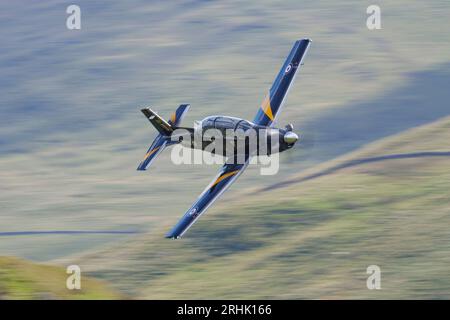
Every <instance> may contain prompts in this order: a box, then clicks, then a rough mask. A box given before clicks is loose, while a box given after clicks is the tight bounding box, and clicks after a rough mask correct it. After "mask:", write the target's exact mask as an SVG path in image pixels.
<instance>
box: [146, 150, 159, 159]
mask: <svg viewBox="0 0 450 320" xmlns="http://www.w3.org/2000/svg"><path fill="white" fill-rule="evenodd" d="M158 149H159V147H156V148H155V149H153V150H150V151H149V152H147V153H146V154H145V158H144V160H143V161H145V160H147V158H148V157H150V156H151V155H152V154H154V153H155V151H156V150H158Z"/></svg>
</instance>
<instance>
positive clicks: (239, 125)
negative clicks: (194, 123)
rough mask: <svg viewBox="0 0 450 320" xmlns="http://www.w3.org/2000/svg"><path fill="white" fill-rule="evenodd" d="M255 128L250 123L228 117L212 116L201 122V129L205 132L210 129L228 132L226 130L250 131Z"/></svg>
mask: <svg viewBox="0 0 450 320" xmlns="http://www.w3.org/2000/svg"><path fill="white" fill-rule="evenodd" d="M254 126H255V124H253V123H252V122H250V121H247V120H244V119H240V118H235V117H226V116H210V117H206V118H205V119H203V120H202V122H201V128H202V129H203V130H208V129H219V130H226V129H232V130H237V129H241V130H244V131H245V130H248V129H251V128H253V127H254Z"/></svg>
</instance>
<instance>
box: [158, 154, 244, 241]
mask: <svg viewBox="0 0 450 320" xmlns="http://www.w3.org/2000/svg"><path fill="white" fill-rule="evenodd" d="M249 161H250V160H249V157H247V160H246V162H245V163H244V164H225V165H224V166H223V167H222V169H221V170H220V172H219V174H218V175H217V176H216V177H215V178H214V180H213V181H212V182H211V183H210V184H209V186H208V187H206V189H205V191H203V193H202V194H201V195H200V196H199V197H198V199H197V201H195V203H194V204H193V205H192V206H191V208H190V209H189V210H188V211H187V212H186V213H185V214H184V216H183V217H182V218H181V219H180V221H179V222H178V223H177V224H176V225H175V227H173V229H172V230H171V231H170V232H169V233H167V234H166V238H173V239H178V238H180V237H181V236H183V234H184V233H185V232H186V231H187V230H188V229H189V228H190V227H191V226H192V225H193V224H194V222H195V221H196V220H197V219H198V218H200V216H201V215H202V214H203V213H205V211H206V210H207V209H208V208H209V206H210V205H212V204H213V203H214V201H216V199H217V198H219V197H220V195H221V194H222V193H224V192H225V190H227V189H228V187H229V186H231V184H232V183H233V182H234V181H235V180H236V179H237V178H238V177H239V176H240V175H241V174H242V172H243V171H244V170H245V168H246V167H247V165H248V163H249Z"/></svg>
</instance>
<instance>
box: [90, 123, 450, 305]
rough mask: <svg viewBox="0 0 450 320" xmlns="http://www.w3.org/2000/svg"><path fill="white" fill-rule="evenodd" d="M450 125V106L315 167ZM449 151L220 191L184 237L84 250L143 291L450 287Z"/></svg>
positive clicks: (423, 140)
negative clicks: (370, 270)
mask: <svg viewBox="0 0 450 320" xmlns="http://www.w3.org/2000/svg"><path fill="white" fill-rule="evenodd" d="M449 127H450V118H446V119H443V120H440V121H438V122H436V123H433V124H431V125H427V126H425V127H421V128H418V129H413V130H410V131H408V132H406V133H403V134H401V135H399V136H395V137H393V138H389V139H384V140H383V141H381V142H379V143H375V144H373V145H370V146H368V147H366V148H365V149H362V150H360V151H358V152H355V153H352V154H350V155H348V156H345V157H342V158H339V159H337V160H335V161H333V162H332V163H328V164H325V165H323V166H322V168H316V169H315V170H314V171H320V170H322V169H326V168H327V167H330V166H333V165H336V163H341V162H344V161H347V160H350V159H359V158H366V157H370V156H378V155H387V154H395V153H410V152H417V151H423V150H435V151H439V150H446V151H448V141H449V139H450V130H449ZM449 162H450V158H449V157H424V158H420V157H419V158H415V159H401V160H386V161H381V162H376V163H371V164H364V165H360V166H355V167H350V168H347V169H343V170H340V171H337V172H335V173H332V174H330V175H325V176H323V177H320V178H317V179H312V180H309V181H305V182H302V183H294V184H290V185H287V186H285V187H280V188H274V189H273V190H270V191H264V190H262V189H255V190H251V192H248V193H247V194H246V196H243V195H242V194H241V195H240V196H239V197H237V198H235V199H234V200H233V201H229V202H227V203H224V202H220V201H219V202H218V203H217V205H216V206H215V207H213V208H211V209H210V211H209V212H208V214H207V215H205V216H204V217H203V218H202V219H201V221H200V222H198V223H197V224H196V225H195V226H194V227H193V228H192V229H191V231H190V232H189V234H188V235H187V236H186V238H183V239H182V240H180V241H167V240H165V239H162V238H161V235H160V234H159V233H158V234H154V235H151V234H150V235H148V236H146V237H144V238H141V239H139V240H137V241H135V242H132V243H128V244H125V245H123V246H122V247H118V248H115V249H114V250H112V251H109V252H104V253H103V254H100V255H99V254H98V253H96V254H95V255H92V256H91V257H88V259H85V260H84V261H85V264H86V268H88V269H89V268H90V269H91V270H96V271H95V272H94V273H93V274H95V275H96V276H100V277H104V278H106V279H109V280H113V281H114V282H115V283H116V284H117V285H118V286H119V287H120V288H122V289H125V290H126V291H127V292H132V293H134V294H136V295H137V296H139V297H143V298H195V299H196V298H419V297H421V298H438V297H440V298H449V297H450V296H449V292H450V278H449V277H448V264H449V262H450V233H449V231H448V225H450V208H449V206H448V204H449V194H448V190H450V172H449V170H448V168H449ZM309 173H311V172H306V173H303V174H301V175H299V176H297V177H293V178H295V179H298V178H302V177H304V176H306V175H308V174H309ZM173 222H174V221H170V223H173ZM167 223H168V224H169V221H167ZM164 227H166V228H168V227H169V225H166V226H161V228H164ZM371 264H376V265H379V266H380V267H381V270H382V290H381V291H369V290H367V289H366V276H367V275H366V268H367V266H369V265H371Z"/></svg>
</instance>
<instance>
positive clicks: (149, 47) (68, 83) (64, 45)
mask: <svg viewBox="0 0 450 320" xmlns="http://www.w3.org/2000/svg"><path fill="white" fill-rule="evenodd" d="M69 4H72V2H70V1H60V0H46V1H33V2H28V3H27V4H26V5H22V4H20V3H18V2H14V1H2V2H1V3H0V12H1V16H2V19H0V37H1V38H2V40H3V41H2V48H3V50H2V51H1V52H0V68H1V71H2V77H1V78H0V90H1V94H0V105H1V108H0V172H1V183H0V204H1V211H0V214H1V230H0V232H15V231H46V230H48V231H54V230H87V231H89V230H100V231H101V230H136V229H138V230H139V231H142V232H151V233H159V234H160V235H163V234H164V232H165V230H162V229H161V227H160V226H161V223H162V222H164V221H167V220H170V221H175V220H176V219H178V218H179V216H180V215H181V214H182V213H183V212H184V211H185V210H186V209H187V208H189V206H190V205H191V203H192V201H193V199H195V198H196V197H197V196H198V195H199V193H200V192H201V190H203V188H204V187H205V186H206V185H207V184H208V183H209V181H210V180H211V178H212V177H213V176H214V174H215V173H216V172H217V170H218V168H217V167H215V166H204V165H197V166H195V165H194V166H174V165H173V164H172V163H171V161H170V149H168V150H167V151H166V152H164V153H162V154H161V155H160V157H159V158H158V159H157V161H155V163H154V165H153V166H152V168H151V170H149V171H148V172H137V171H136V170H135V169H136V166H137V165H138V163H139V162H140V160H141V159H142V157H143V155H144V154H145V152H146V150H147V148H148V145H149V144H150V143H151V141H152V139H153V138H154V136H155V134H156V132H155V130H154V128H152V127H151V126H150V125H149V124H148V122H147V121H146V120H145V118H144V117H143V116H142V115H141V113H140V112H139V108H140V107H142V106H152V107H153V108H154V109H155V110H157V111H158V112H159V113H160V114H161V115H163V116H166V117H167V116H168V115H169V114H170V113H171V112H172V111H173V110H174V109H175V108H176V107H177V106H178V105H179V104H180V103H186V102H187V103H191V105H192V108H191V110H190V111H189V113H188V114H187V116H186V119H185V121H184V123H183V124H184V125H186V126H188V125H192V123H193V120H199V119H202V118H203V117H205V116H208V115H211V114H225V115H234V116H238V117H244V118H249V119H252V117H253V116H254V114H255V113H256V110H257V108H258V107H259V105H260V103H261V102H262V100H263V97H264V95H265V94H266V91H267V90H268V88H269V87H270V85H271V83H272V81H273V79H274V77H275V75H276V73H277V72H278V70H279V68H280V66H281V65H282V63H283V60H284V59H285V57H286V55H287V54H288V52H289V50H290V48H291V46H292V43H293V42H294V41H295V40H296V39H298V38H303V37H310V38H312V39H313V44H312V47H311V50H310V51H309V53H308V56H307V57H306V59H305V65H304V66H303V68H302V70H301V72H300V75H299V77H298V78H297V80H296V83H295V84H294V86H293V87H292V90H291V91H290V93H289V97H288V100H287V103H286V106H285V108H284V110H283V113H282V114H281V116H280V119H279V125H280V126H284V125H285V124H286V123H287V122H292V123H293V124H294V127H295V130H299V131H300V132H301V133H302V134H304V135H305V137H306V143H305V144H304V145H303V146H302V145H299V148H296V149H295V150H292V151H291V152H289V153H286V154H283V155H282V156H281V162H282V167H281V170H280V172H279V175H278V176H277V177H276V178H274V179H276V180H277V181H281V180H283V179H286V178H289V177H290V176H291V175H292V174H293V172H300V171H302V170H304V169H308V168H311V167H313V166H315V165H317V164H319V163H321V162H323V161H327V160H330V159H333V158H335V157H336V156H340V155H342V154H345V153H348V152H350V151H353V150H355V149H357V148H359V147H361V146H363V145H365V144H367V143H370V142H373V141H375V140H378V139H381V138H383V137H386V136H389V135H392V134H396V133H398V132H401V131H403V130H406V129H408V128H413V127H415V126H418V125H421V124H424V123H427V122H430V121H434V120H436V119H438V118H440V117H442V116H445V115H448V114H449V113H450V110H449V108H448V101H449V99H450V91H449V90H448V83H449V81H450V80H449V79H450V65H449V64H448V63H449V56H450V46H449V43H450V33H449V32H448V31H447V29H448V28H444V27H443V26H446V25H448V16H450V4H449V2H448V1H446V0H444V1H439V0H434V1H427V2H423V1H406V0H402V1H396V2H391V1H378V3H377V4H378V5H379V6H380V7H381V9H382V29H381V30H374V31H371V30H368V29H367V27H366V19H367V14H366V9H367V6H368V5H369V4H372V3H366V2H361V1H345V2H339V3H336V2H333V1H329V0H327V1H314V2H311V1H298V0H289V1H268V0H264V1H245V2H242V1H226V2H225V1H191V0H189V1H174V2H172V1H170V2H169V1H162V2H154V1H151V2H148V1H144V0H132V1H127V2H111V1H109V2H103V1H92V0H78V1H77V4H78V5H79V6H80V8H81V11H82V29H81V30H78V31H73V30H68V29H67V28H66V25H65V19H66V18H67V14H66V12H65V9H66V7H67V6H68V5H69ZM238 183H239V188H247V187H249V186H252V185H254V184H264V185H268V183H269V182H268V180H267V179H266V177H262V176H260V175H259V173H258V171H257V169H255V168H249V169H248V172H247V173H246V174H245V175H244V176H243V177H242V178H240V179H239V182H238ZM238 190H241V189H237V188H232V189H231V190H230V191H229V192H227V193H226V194H225V195H224V196H225V198H224V199H223V201H226V199H227V197H233V196H236V195H239V192H238ZM128 238H129V237H128V236H125V235H123V236H118V235H116V236H111V235H93V234H92V235H86V234H85V235H78V236H75V235H72V236H67V235H60V234H53V235H41V236H11V237H3V238H2V241H1V242H0V255H6V256H11V255H17V256H20V257H25V258H29V259H33V260H39V261H49V260H52V259H57V258H62V257H66V256H69V255H72V254H76V253H80V252H83V251H84V250H87V249H92V248H104V247H106V246H108V245H110V244H111V243H113V242H120V241H122V240H127V239H128Z"/></svg>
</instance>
